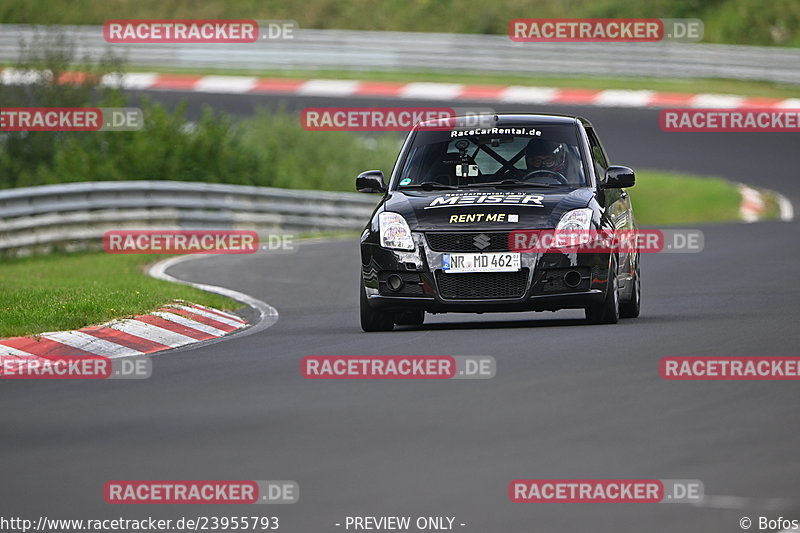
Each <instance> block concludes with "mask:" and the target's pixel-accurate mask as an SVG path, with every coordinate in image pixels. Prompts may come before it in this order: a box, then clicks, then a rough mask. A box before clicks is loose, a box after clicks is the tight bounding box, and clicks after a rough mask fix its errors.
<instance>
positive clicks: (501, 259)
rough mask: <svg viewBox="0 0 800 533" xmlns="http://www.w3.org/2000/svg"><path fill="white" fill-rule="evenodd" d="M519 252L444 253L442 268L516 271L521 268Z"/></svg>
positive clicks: (449, 270)
mask: <svg viewBox="0 0 800 533" xmlns="http://www.w3.org/2000/svg"><path fill="white" fill-rule="evenodd" d="M519 257H520V254H519V252H507V253H506V252H504V253H486V254H444V255H442V270H444V271H445V272H447V273H450V274H456V273H459V272H516V271H518V270H519V269H520V259H519Z"/></svg>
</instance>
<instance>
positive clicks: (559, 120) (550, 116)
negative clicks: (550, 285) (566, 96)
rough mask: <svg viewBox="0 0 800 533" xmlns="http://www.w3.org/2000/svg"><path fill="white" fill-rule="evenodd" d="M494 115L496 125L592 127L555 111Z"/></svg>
mask: <svg viewBox="0 0 800 533" xmlns="http://www.w3.org/2000/svg"><path fill="white" fill-rule="evenodd" d="M489 116H491V115H489ZM494 116H495V117H496V121H497V122H496V125H497V126H516V125H528V124H541V125H559V124H560V125H576V124H577V123H578V122H580V123H581V124H583V126H584V127H586V128H591V127H592V124H591V123H590V122H589V121H588V120H587V119H585V118H584V117H581V116H577V115H559V114H555V113H547V114H543V113H495V114H494ZM453 118H454V117H448V118H441V119H434V120H428V121H425V122H420V123H419V124H418V126H421V125H425V126H428V127H432V126H436V125H437V124H438V123H441V122H442V121H446V120H452V119H453ZM455 118H456V119H458V118H466V115H457V116H456V117H455Z"/></svg>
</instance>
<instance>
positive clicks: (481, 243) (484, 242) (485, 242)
mask: <svg viewBox="0 0 800 533" xmlns="http://www.w3.org/2000/svg"><path fill="white" fill-rule="evenodd" d="M472 244H474V245H475V248H477V249H479V250H483V249H485V248H487V247H488V246H489V245H490V244H492V240H491V239H490V238H489V236H488V235H486V234H485V233H481V234H480V235H476V236H475V238H474V239H472Z"/></svg>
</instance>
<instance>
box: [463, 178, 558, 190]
mask: <svg viewBox="0 0 800 533" xmlns="http://www.w3.org/2000/svg"><path fill="white" fill-rule="evenodd" d="M465 187H545V188H547V187H552V185H548V184H547V183H532V182H529V181H520V180H512V179H507V180H503V181H488V182H486V183H470V184H469V185H465Z"/></svg>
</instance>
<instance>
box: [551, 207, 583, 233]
mask: <svg viewBox="0 0 800 533" xmlns="http://www.w3.org/2000/svg"><path fill="white" fill-rule="evenodd" d="M556 229H557V230H560V229H564V230H590V229H592V210H591V209H589V208H588V207H587V208H584V209H573V210H571V211H567V212H566V213H564V214H563V215H561V220H559V221H558V225H556Z"/></svg>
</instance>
